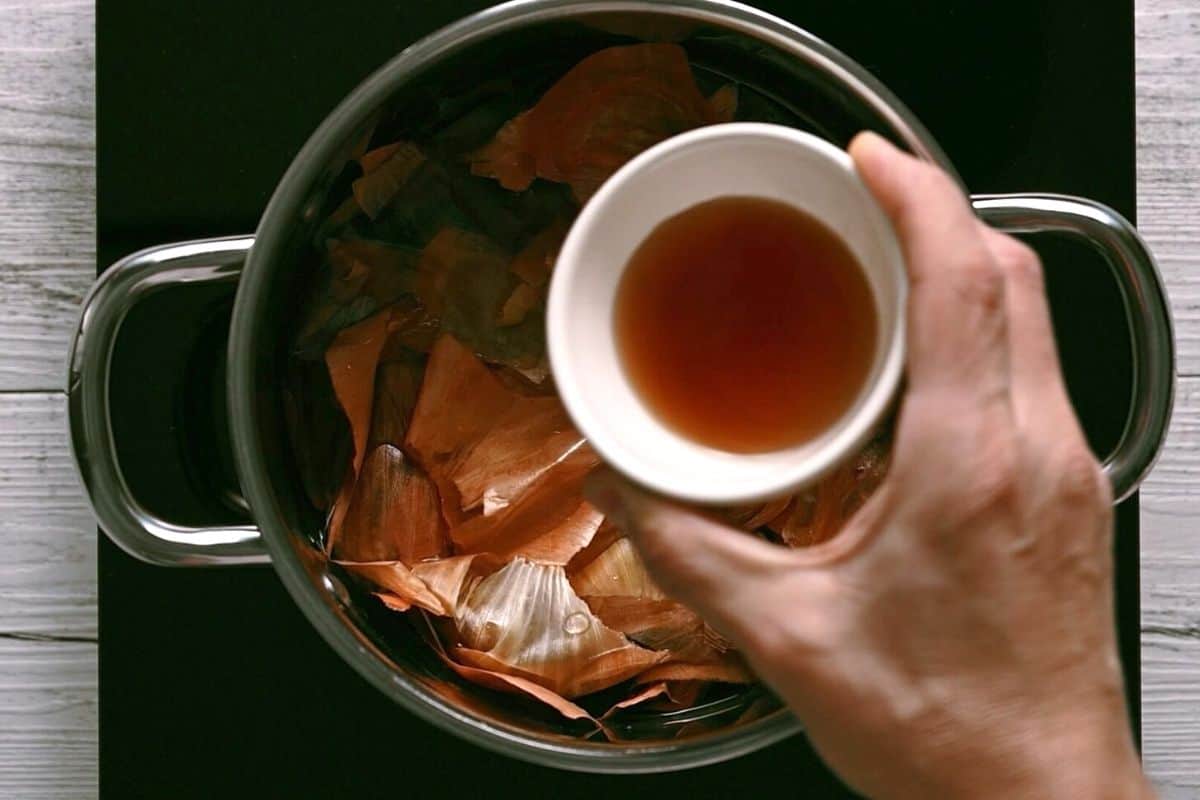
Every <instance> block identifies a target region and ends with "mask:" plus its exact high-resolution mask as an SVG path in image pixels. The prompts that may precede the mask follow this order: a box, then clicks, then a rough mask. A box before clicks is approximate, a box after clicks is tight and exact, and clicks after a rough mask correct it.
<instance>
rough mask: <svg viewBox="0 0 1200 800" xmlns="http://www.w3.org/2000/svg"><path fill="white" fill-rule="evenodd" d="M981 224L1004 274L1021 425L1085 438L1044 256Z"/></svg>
mask: <svg viewBox="0 0 1200 800" xmlns="http://www.w3.org/2000/svg"><path fill="white" fill-rule="evenodd" d="M977 224H978V226H979V230H980V233H981V235H982V236H983V239H984V242H985V244H986V245H987V247H988V249H989V250H990V251H991V253H992V257H993V258H994V259H995V261H996V263H997V264H998V265H999V267H1000V270H1001V272H1002V273H1003V274H1004V279H1005V306H1006V309H1007V314H1008V349H1009V380H1010V381H1011V384H1012V389H1011V394H1012V407H1013V416H1014V417H1015V419H1016V422H1017V427H1018V428H1020V429H1021V430H1025V431H1031V432H1033V433H1035V434H1038V435H1042V434H1051V433H1053V434H1054V435H1056V436H1061V435H1063V434H1064V433H1066V432H1075V433H1076V434H1077V435H1078V436H1079V438H1080V439H1082V436H1083V434H1082V432H1081V431H1080V430H1079V423H1078V420H1077V419H1076V416H1075V409H1074V408H1073V407H1072V406H1071V400H1070V397H1069V396H1068V395H1067V389H1066V385H1065V384H1064V383H1063V377H1062V369H1061V367H1060V365H1059V360H1058V348H1057V346H1056V344H1055V341H1054V325H1053V322H1052V320H1051V317H1050V305H1049V303H1048V302H1047V301H1046V291H1045V285H1044V282H1043V280H1042V264H1041V261H1040V259H1038V256H1037V253H1035V252H1033V250H1031V249H1030V248H1029V247H1027V246H1026V245H1025V244H1023V243H1021V242H1019V241H1018V240H1016V239H1014V238H1012V237H1011V236H1007V235H1005V234H1003V233H1000V232H999V231H997V230H993V229H992V228H989V227H988V226H986V225H984V224H983V223H982V222H980V223H977Z"/></svg>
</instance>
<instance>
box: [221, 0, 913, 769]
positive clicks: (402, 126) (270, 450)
mask: <svg viewBox="0 0 1200 800" xmlns="http://www.w3.org/2000/svg"><path fill="white" fill-rule="evenodd" d="M607 7H612V8H620V9H623V10H622V11H620V12H614V11H611V10H607ZM636 8H639V7H637V6H635V5H634V4H630V3H616V4H603V3H589V4H583V5H579V4H575V5H573V6H572V5H570V4H565V3H557V2H550V3H544V4H537V3H532V4H531V3H524V4H521V8H519V9H518V8H514V7H504V8H502V9H499V10H493V11H491V12H484V14H482V15H480V16H479V17H476V18H473V19H472V20H468V21H467V22H466V23H461V24H460V25H459V26H457V27H456V28H454V29H450V31H449V33H447V32H443V33H442V34H437V35H435V36H434V37H433V38H432V39H430V40H426V41H425V42H422V43H420V44H418V45H416V46H414V48H412V49H410V50H409V51H406V52H405V53H404V54H402V55H400V56H399V57H398V58H397V59H396V60H395V61H393V62H392V63H391V64H389V65H388V66H386V67H384V68H383V69H382V70H381V71H380V72H379V73H377V74H376V75H375V76H374V77H373V78H371V79H370V80H369V81H368V82H367V83H366V84H364V85H363V86H362V87H360V89H359V90H357V91H356V93H355V94H353V95H352V96H351V97H350V98H349V99H348V100H347V101H346V102H345V103H343V105H342V106H341V107H339V108H338V109H337V110H336V111H335V112H334V113H333V115H331V117H330V118H329V119H328V120H327V121H326V123H325V124H324V125H323V126H322V128H321V129H320V130H319V131H318V132H317V133H316V134H315V135H314V136H313V138H312V139H311V140H310V142H309V144H308V145H307V146H306V148H305V149H304V150H303V151H302V152H301V154H300V156H299V157H298V158H297V161H296V163H295V164H294V165H293V167H292V169H291V170H290V171H289V173H288V175H287V176H286V177H285V179H284V181H283V182H282V183H281V185H280V188H279V190H278V191H277V193H276V195H275V197H274V199H273V200H272V202H271V205H270V206H269V208H268V210H267V212H266V214H265V216H264V219H263V222H262V225H261V227H260V230H259V234H258V235H259V238H258V240H257V242H256V244H255V247H254V249H253V251H252V255H251V258H250V262H249V263H248V266H247V271H246V276H245V277H244V279H243V283H242V286H241V289H240V290H239V298H238V307H237V309H236V311H235V323H234V342H233V349H232V350H231V359H232V368H233V372H234V373H235V375H236V376H240V378H237V377H235V382H234V386H233V393H232V395H231V406H232V408H233V413H234V417H235V425H238V426H239V430H238V431H237V433H238V434H241V441H239V442H238V444H237V445H236V446H237V447H238V448H239V449H240V451H241V452H240V453H239V456H240V459H239V464H240V466H241V469H242V481H243V484H244V485H245V488H246V489H247V496H248V499H249V500H250V503H251V505H252V507H253V508H254V511H255V515H256V517H257V519H258V520H259V523H260V525H261V527H262V528H263V531H264V535H265V536H266V537H267V539H268V543H269V545H270V547H271V550H272V557H273V559H274V561H275V563H276V567H277V569H278V570H279V571H280V574H281V576H282V577H283V579H284V581H285V583H286V584H287V585H288V587H289V589H290V590H291V591H292V594H293V596H295V597H296V599H297V602H298V603H299V604H300V605H301V607H302V608H303V609H304V611H305V612H306V613H307V614H308V615H309V617H310V619H312V620H313V622H314V624H316V626H317V627H318V629H320V630H321V631H322V633H323V634H324V635H325V636H326V638H327V639H329V640H330V641H331V643H332V644H333V645H334V646H335V647H336V648H337V649H338V650H339V651H340V652H341V654H342V656H343V657H344V658H346V659H347V660H348V661H350V662H351V663H352V664H353V665H354V666H356V667H357V668H358V669H359V670H360V671H361V672H363V674H364V675H366V676H367V677H368V678H369V679H370V680H372V682H374V683H375V684H376V685H377V686H379V688H381V689H383V690H384V691H385V692H387V693H389V694H390V695H392V696H393V697H394V698H395V699H397V700H399V701H400V702H401V703H402V704H404V705H406V706H407V707H408V708H410V709H412V710H415V711H417V712H418V713H422V714H423V715H425V716H427V717H429V718H431V719H433V720H434V721H437V722H440V723H442V724H446V725H448V726H450V727H453V728H455V729H457V730H458V731H459V732H460V733H466V734H467V735H471V734H470V732H471V731H472V730H473V731H476V732H479V731H482V733H480V734H479V735H478V736H475V737H473V738H476V739H477V740H479V741H481V742H482V743H484V744H492V745H494V746H498V747H501V748H502V749H506V750H508V751H509V752H511V753H512V754H514V755H517V756H522V757H529V758H535V759H536V760H543V761H546V762H548V763H558V764H560V765H564V766H575V767H581V766H582V768H590V767H589V766H588V764H587V763H582V764H581V763H580V762H579V761H575V762H571V761H570V760H569V759H565V758H561V757H560V756H561V754H562V753H564V752H566V751H571V752H573V753H576V754H577V755H578V754H579V753H582V754H584V757H586V758H590V757H592V756H591V755H588V754H593V755H594V756H595V757H596V758H597V759H601V760H604V759H612V758H616V759H617V761H615V762H612V763H615V764H617V766H616V767H615V768H616V769H621V768H624V766H628V767H630V768H633V766H632V765H633V762H634V761H635V760H636V759H640V758H644V757H646V756H647V754H648V753H649V754H651V756H654V754H655V753H659V754H660V755H662V757H663V758H664V759H665V760H663V761H661V762H660V763H658V764H657V765H656V766H658V767H666V768H669V767H671V766H683V765H686V763H688V760H687V759H683V760H671V758H672V757H669V756H667V755H666V754H668V753H678V752H681V750H686V749H688V748H693V749H694V748H695V747H699V746H700V743H705V744H706V745H718V744H719V745H720V746H721V750H720V753H719V754H715V755H709V756H705V757H704V758H705V760H717V759H719V758H724V757H729V756H730V755H733V754H736V753H737V752H743V751H745V750H748V749H752V748H753V747H757V746H761V744H765V743H767V741H768V739H775V738H779V736H781V735H784V734H786V733H787V732H789V731H792V730H794V729H795V727H794V722H793V721H792V720H791V719H790V718H789V717H788V716H787V715H786V712H785V711H783V710H782V709H781V707H780V705H779V703H778V702H777V701H776V700H775V699H774V698H772V697H771V696H770V695H769V694H768V693H767V692H766V691H765V690H763V689H762V688H761V687H758V686H750V687H741V688H739V687H730V688H728V689H725V690H723V691H717V692H716V693H715V694H710V695H709V696H708V697H707V698H706V699H705V700H704V701H703V702H702V703H701V704H699V705H697V706H696V707H693V708H690V709H685V710H682V711H673V712H667V713H663V712H654V711H638V710H636V709H631V710H629V711H627V712H625V713H623V714H621V715H620V717H619V718H618V719H617V720H616V721H615V722H614V724H613V728H614V733H615V734H616V735H617V741H615V742H608V741H606V740H605V739H604V738H603V737H602V736H600V735H598V734H596V733H595V732H594V729H593V728H592V726H590V725H588V724H587V723H580V722H578V721H570V720H566V719H564V718H562V717H561V716H560V715H559V714H558V713H557V712H554V711H552V710H550V709H548V708H543V707H541V706H539V705H538V704H536V703H533V702H531V701H529V700H527V699H526V698H523V697H515V696H510V695H505V694H501V693H498V692H495V691H492V690H488V689H483V688H480V687H478V686H476V685H474V684H471V683H468V682H464V681H463V680H461V679H459V678H458V677H457V676H455V675H454V674H453V673H452V672H450V671H449V670H448V669H447V668H446V667H445V666H444V665H443V664H442V663H441V662H440V660H439V659H438V657H437V656H436V655H435V653H434V652H433V651H432V650H431V648H430V646H429V644H427V642H426V641H424V640H423V639H422V633H423V631H422V626H423V624H424V623H423V622H422V620H421V618H420V617H419V616H418V614H417V613H415V612H409V613H405V614H398V613H395V612H391V611H388V610H387V609H385V608H384V607H383V606H382V605H381V604H380V603H379V602H378V601H377V600H376V599H374V598H373V597H371V595H370V590H369V588H368V587H367V586H365V585H364V584H362V583H361V582H360V581H359V580H358V579H356V578H355V577H354V576H352V575H350V574H348V573H346V572H345V571H344V570H343V569H342V568H341V567H339V566H337V565H336V564H331V563H329V562H328V561H327V560H326V558H325V556H324V555H323V550H322V536H323V533H322V532H323V528H324V523H325V514H324V510H323V509H318V508H316V507H314V505H313V504H312V502H310V500H309V499H308V495H307V493H306V491H305V488H304V487H305V481H306V480H307V481H310V482H311V481H312V480H313V478H312V476H306V475H302V474H301V473H300V471H299V470H298V468H297V463H298V459H297V456H296V452H295V443H294V442H293V440H292V439H291V438H290V437H289V430H288V425H287V423H286V420H287V418H288V414H289V413H292V411H293V409H289V407H288V405H289V403H294V402H295V398H294V397H289V394H288V392H287V391H285V390H284V388H283V387H286V386H289V385H294V384H295V382H296V381H297V380H300V381H301V382H302V383H304V382H307V383H305V385H311V387H312V392H313V394H314V396H323V397H324V399H325V401H326V402H329V403H330V405H329V414H330V415H339V413H340V412H339V411H338V410H337V408H336V406H335V405H332V396H331V395H330V393H329V389H328V381H327V378H325V379H322V376H321V374H320V373H321V371H322V370H323V369H324V365H323V363H322V362H321V361H320V360H317V361H315V367H314V366H312V365H310V366H309V367H307V368H304V367H301V368H300V370H301V372H303V370H304V369H308V372H307V373H304V374H303V375H301V376H300V377H299V378H297V366H296V358H295V355H294V353H293V352H292V347H293V342H294V341H295V337H296V333H297V331H298V329H299V326H300V324H301V316H302V312H303V308H304V298H305V297H306V296H307V295H308V293H309V292H310V290H311V287H312V285H313V282H314V281H316V280H318V273H319V271H320V267H321V258H322V256H321V254H320V252H319V251H318V250H317V248H316V246H315V245H316V244H317V243H319V242H320V241H321V240H322V229H321V226H322V224H323V223H324V221H325V220H326V219H327V218H328V216H329V215H330V214H331V213H332V212H333V211H334V210H335V209H336V208H337V207H338V205H339V204H341V203H342V201H343V200H344V199H345V198H346V197H348V196H349V194H350V184H351V182H352V181H353V180H354V178H356V177H357V176H358V175H359V174H360V173H359V169H358V167H357V165H356V163H355V162H354V161H352V156H353V155H354V153H355V149H356V147H359V146H360V144H361V141H362V139H363V137H366V136H369V138H370V145H371V146H377V145H382V144H387V143H390V142H393V141H396V140H398V139H409V140H413V141H415V142H417V143H418V144H426V145H428V146H430V147H431V148H433V149H436V148H438V147H442V148H446V149H450V147H451V145H452V146H453V147H454V148H458V149H461V148H463V147H464V146H473V145H476V144H479V145H481V144H483V143H484V142H485V141H486V140H487V139H488V138H490V135H491V133H492V132H494V130H495V128H497V127H498V126H499V125H500V124H501V123H502V122H504V121H505V120H506V119H507V118H508V117H509V116H511V115H512V113H514V112H518V111H520V110H523V109H524V108H528V107H529V106H531V105H533V103H534V102H536V100H537V99H538V98H539V97H540V96H541V94H542V93H543V92H544V91H545V90H546V89H547V88H549V86H550V85H551V84H553V83H554V81H555V80H557V79H558V78H559V77H560V76H562V75H563V74H564V73H565V72H566V71H567V70H568V69H569V68H570V67H572V66H573V65H574V64H576V63H577V62H578V61H580V60H581V59H582V58H584V57H585V56H587V55H589V54H591V53H593V52H595V51H597V50H599V49H602V48H604V47H608V46H612V45H619V44H630V43H633V42H636V41H644V40H661V39H667V40H671V41H677V42H679V43H680V44H681V45H682V46H683V47H684V48H685V49H686V51H687V53H688V56H689V59H690V61H691V63H692V65H693V71H694V73H695V76H696V80H697V82H698V84H699V86H700V88H701V90H702V91H703V92H704V93H705V94H706V95H707V94H710V93H711V92H712V91H714V90H716V89H717V88H719V87H720V86H722V85H724V84H726V83H729V82H735V83H736V84H737V87H738V92H739V102H738V112H737V119H739V120H746V121H760V122H772V123H777V124H785V125H790V126H793V127H796V128H800V129H803V130H805V131H808V132H810V133H813V134H816V135H818V136H821V137H823V138H825V139H827V140H829V141H831V142H833V143H834V144H837V145H839V146H844V145H845V144H846V143H847V142H848V141H849V139H850V138H851V137H852V136H853V135H854V134H855V133H857V132H858V131H860V130H863V129H868V128H869V129H874V130H876V131H879V132H881V133H884V134H885V135H888V136H890V137H891V138H893V139H894V140H896V141H897V142H899V143H901V144H903V145H906V146H908V147H909V148H910V149H916V150H918V151H919V152H920V151H922V149H924V152H926V153H927V154H928V153H929V152H934V153H936V149H935V148H934V145H933V144H932V143H931V142H929V141H928V139H927V138H926V137H925V135H924V134H923V133H921V131H920V128H919V126H917V125H916V123H915V122H913V121H912V120H911V118H909V117H908V116H907V112H904V111H903V109H899V110H897V109H896V107H894V106H891V105H889V103H890V102H891V101H890V99H889V98H888V96H887V95H886V93H884V94H882V97H883V98H884V99H880V97H881V95H877V94H874V92H873V88H874V87H872V86H871V85H870V83H869V81H868V83H867V84H866V85H865V86H864V85H861V84H860V85H857V86H856V85H855V79H856V76H855V74H854V72H853V69H854V68H853V67H850V69H851V72H850V73H848V75H849V78H850V80H848V81H847V80H839V79H835V77H833V75H832V74H831V72H830V63H833V64H834V65H835V66H837V67H838V68H840V65H838V59H839V57H838V56H837V55H836V54H834V53H832V51H831V50H829V49H828V48H826V47H825V46H824V45H823V44H821V43H819V42H816V41H815V40H809V39H808V38H807V37H806V36H805V35H803V34H800V33H799V32H796V31H795V30H794V29H791V30H789V29H787V27H786V26H784V25H783V23H778V22H776V21H774V20H770V19H769V18H766V17H760V16H758V15H757V14H756V13H754V12H750V11H747V10H742V9H736V8H733V9H731V8H729V7H727V6H723V5H718V4H712V5H710V4H707V3H697V4H694V5H693V6H690V7H689V8H687V9H685V8H682V7H680V8H678V9H674V8H672V9H666V8H664V7H662V6H659V8H658V9H656V10H655V9H651V8H650V7H648V6H647V7H644V8H641V10H630V9H636ZM718 15H722V17H723V20H724V21H718ZM842 77H843V78H846V77H847V74H843V75H842ZM864 96H871V97H872V98H874V104H871V103H866V102H864ZM489 126H490V127H489ZM546 188H547V190H548V191H554V190H556V189H555V187H554V186H548V187H546ZM499 227H503V226H499ZM513 231H514V233H513V237H514V241H512V242H508V243H505V244H506V245H512V246H515V245H516V244H517V243H518V242H517V239H519V237H520V235H523V231H522V230H521V228H520V224H519V223H518V224H515V225H514V227H513ZM239 379H240V380H242V381H244V383H242V384H239V383H238V380H239ZM322 393H324V394H322ZM241 404H246V405H245V409H244V410H245V414H243V415H241V416H242V417H243V419H242V420H237V419H236V418H238V417H239V411H241V410H242V409H241V408H239V406H240V405H241ZM342 423H343V425H344V420H343V421H342ZM247 432H249V436H248V437H247V436H246V435H245V434H246V433H247ZM340 435H341V436H342V437H343V438H344V439H346V441H348V439H347V438H346V437H348V434H347V432H346V431H344V430H343V431H342V432H341V433H340ZM342 463H344V462H342ZM325 477H326V479H329V476H325ZM333 479H334V480H336V477H335V478H333ZM326 488H327V489H328V488H329V487H326ZM312 678H313V681H314V682H316V683H318V684H319V682H320V681H321V680H322V676H320V675H314V676H312ZM615 699H620V698H619V696H616V695H613V694H612V693H611V692H610V693H605V694H604V695H603V696H601V697H597V698H592V699H589V700H585V701H583V703H584V705H585V706H587V707H588V708H589V710H603V709H604V708H606V707H607V706H608V705H609V704H610V703H611V702H612V701H613V700H615ZM381 702H383V701H382V699H381ZM768 731H769V732H771V733H770V736H769V737H767V735H766V732H768ZM589 732H591V733H589ZM751 732H753V733H751ZM764 737H765V738H764ZM733 739H740V740H743V741H744V742H745V746H743V747H741V748H739V747H738V746H736V745H733V744H732V740H733ZM752 741H754V742H757V743H754V744H751V743H750V742H752ZM504 742H508V743H509V744H508V745H505V744H504ZM547 748H549V749H547ZM539 749H540V751H541V752H543V755H541V756H539V755H536V754H534V751H538V750H539ZM551 751H553V752H551ZM713 752H714V753H716V751H715V750H714V751H713ZM546 753H549V754H548V755H547V754H546ZM622 758H626V759H627V760H626V761H625V762H621V759H622ZM692 763H694V760H693V762H692ZM622 764H623V766H622ZM639 768H640V767H639Z"/></svg>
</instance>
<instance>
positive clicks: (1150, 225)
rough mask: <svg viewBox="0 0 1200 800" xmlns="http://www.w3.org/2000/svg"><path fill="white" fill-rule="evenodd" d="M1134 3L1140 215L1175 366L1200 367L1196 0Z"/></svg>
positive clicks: (1199, 12) (1199, 16)
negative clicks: (1168, 317)
mask: <svg viewBox="0 0 1200 800" xmlns="http://www.w3.org/2000/svg"><path fill="white" fill-rule="evenodd" d="M1137 9H1138V11H1137V16H1136V20H1135V24H1136V32H1137V49H1136V53H1137V56H1136V65H1137V77H1136V93H1137V136H1138V222H1139V227H1140V229H1141V231H1142V234H1143V236H1145V238H1146V240H1147V241H1148V242H1149V243H1150V245H1151V246H1152V248H1153V249H1154V252H1155V254H1156V255H1157V256H1158V259H1159V264H1160V266H1161V268H1162V271H1163V276H1164V277H1165V278H1166V281H1167V285H1168V287H1169V288H1170V294H1171V301H1172V306H1173V309H1174V315H1175V326H1176V327H1175V334H1176V339H1177V341H1178V346H1179V371H1180V373H1181V374H1183V375H1200V192H1197V188H1198V187H1200V152H1198V151H1197V145H1198V143H1200V5H1197V4H1196V3H1195V2H1194V0H1139V2H1138V3H1137Z"/></svg>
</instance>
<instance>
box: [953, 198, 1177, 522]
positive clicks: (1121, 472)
mask: <svg viewBox="0 0 1200 800" xmlns="http://www.w3.org/2000/svg"><path fill="white" fill-rule="evenodd" d="M971 202H972V204H973V205H974V207H975V211H976V213H977V214H978V215H979V216H980V217H981V218H982V219H983V220H984V221H985V222H987V223H988V224H989V225H991V226H993V227H995V228H998V229H1000V230H1003V231H1007V232H1009V233H1050V232H1053V233H1067V234H1072V235H1074V236H1078V237H1080V238H1082V239H1084V240H1085V241H1087V242H1088V243H1089V244H1091V245H1092V246H1093V247H1094V248H1095V249H1096V250H1097V251H1099V253H1100V254H1101V255H1103V256H1104V258H1105V260H1106V261H1107V262H1108V265H1109V266H1110V267H1111V268H1112V271H1113V275H1114V276H1115V277H1116V279H1117V285H1118V287H1120V290H1121V298H1122V300H1123V301H1124V304H1125V321H1126V323H1127V324H1128V325H1129V338H1130V341H1131V343H1132V349H1133V391H1132V398H1133V399H1132V402H1131V403H1130V408H1129V416H1128V417H1127V418H1126V420H1125V429H1124V431H1122V433H1121V439H1120V441H1118V442H1117V446H1116V449H1114V450H1113V452H1112V453H1110V454H1109V455H1108V456H1107V457H1106V458H1105V459H1104V463H1103V465H1102V467H1103V469H1104V474H1105V475H1107V476H1108V479H1109V481H1110V482H1111V483H1112V491H1113V499H1114V501H1115V502H1119V501H1121V500H1124V499H1125V498H1126V497H1128V496H1129V495H1131V494H1133V492H1134V491H1136V490H1137V487H1138V485H1139V484H1140V483H1141V482H1142V480H1143V479H1144V478H1145V477H1146V475H1147V473H1149V472H1150V469H1151V467H1153V466H1154V462H1155V461H1156V460H1157V458H1158V454H1159V452H1160V451H1161V450H1162V445H1163V440H1164V439H1165V438H1166V435H1167V426H1168V424H1169V423H1170V421H1171V405H1172V402H1173V400H1174V392H1175V338H1174V336H1173V334H1172V331H1171V309H1170V306H1169V304H1168V303H1167V294H1166V289H1165V288H1164V286H1163V282H1162V278H1161V277H1160V276H1159V274H1158V268H1157V266H1155V262H1154V256H1153V255H1152V254H1151V253H1150V249H1149V248H1148V247H1147V246H1146V243H1145V242H1144V241H1142V238H1141V237H1140V236H1139V235H1138V232H1137V230H1136V229H1134V227H1133V225H1132V224H1130V222H1129V221H1128V220H1127V219H1125V218H1124V217H1123V216H1121V215H1120V214H1118V213H1117V212H1116V211H1114V210H1113V209H1111V208H1109V207H1108V206H1106V205H1103V204H1101V203H1097V202H1095V201H1092V200H1085V199H1083V198H1081V197H1069V196H1066V195H1057V194H1023V195H1015V194H996V195H973V196H972V197H971Z"/></svg>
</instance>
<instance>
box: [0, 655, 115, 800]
mask: <svg viewBox="0 0 1200 800" xmlns="http://www.w3.org/2000/svg"><path fill="white" fill-rule="evenodd" d="M97 649H98V648H97V646H96V645H95V644H94V643H83V642H26V641H16V640H12V639H6V638H3V637H0V797H6V798H38V797H55V798H64V797H95V796H96V794H97V783H98V781H97V748H98V742H99V739H98V735H97V727H98V726H97V713H98V703H97V682H96V656H97Z"/></svg>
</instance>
